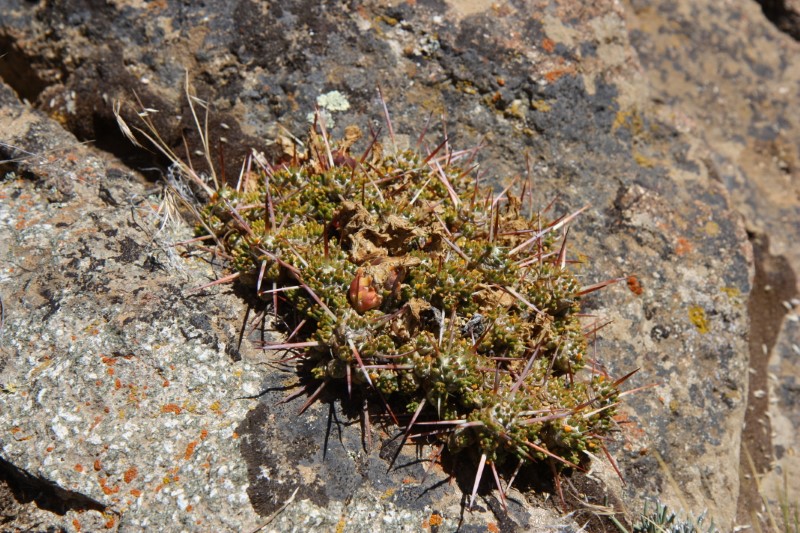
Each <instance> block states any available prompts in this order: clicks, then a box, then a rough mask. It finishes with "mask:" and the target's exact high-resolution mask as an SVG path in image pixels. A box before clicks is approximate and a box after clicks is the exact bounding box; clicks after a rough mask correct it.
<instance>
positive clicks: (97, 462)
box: [94, 459, 103, 472]
mask: <svg viewBox="0 0 800 533" xmlns="http://www.w3.org/2000/svg"><path fill="white" fill-rule="evenodd" d="M102 469H103V465H102V464H101V463H100V459H95V461H94V471H95V472H99V471H100V470H102Z"/></svg>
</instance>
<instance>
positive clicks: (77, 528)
mask: <svg viewBox="0 0 800 533" xmlns="http://www.w3.org/2000/svg"><path fill="white" fill-rule="evenodd" d="M72 527H74V528H75V531H77V532H78V533H80V531H81V523H80V522H78V519H77V518H73V519H72Z"/></svg>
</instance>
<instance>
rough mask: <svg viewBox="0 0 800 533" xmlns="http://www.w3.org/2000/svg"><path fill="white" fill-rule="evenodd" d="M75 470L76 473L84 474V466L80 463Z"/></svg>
mask: <svg viewBox="0 0 800 533" xmlns="http://www.w3.org/2000/svg"><path fill="white" fill-rule="evenodd" d="M73 468H74V469H75V471H76V472H83V465H82V464H80V463H78V464H76V465H75V466H74V467H73Z"/></svg>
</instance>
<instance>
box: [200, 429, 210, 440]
mask: <svg viewBox="0 0 800 533" xmlns="http://www.w3.org/2000/svg"><path fill="white" fill-rule="evenodd" d="M206 437H208V430H207V429H203V430H201V431H200V440H206Z"/></svg>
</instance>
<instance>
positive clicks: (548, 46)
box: [542, 37, 556, 54]
mask: <svg viewBox="0 0 800 533" xmlns="http://www.w3.org/2000/svg"><path fill="white" fill-rule="evenodd" d="M542 48H543V49H544V51H545V52H547V53H548V54H552V53H553V50H555V49H556V43H555V41H553V40H552V39H548V38H547V37H545V38H544V39H542Z"/></svg>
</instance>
